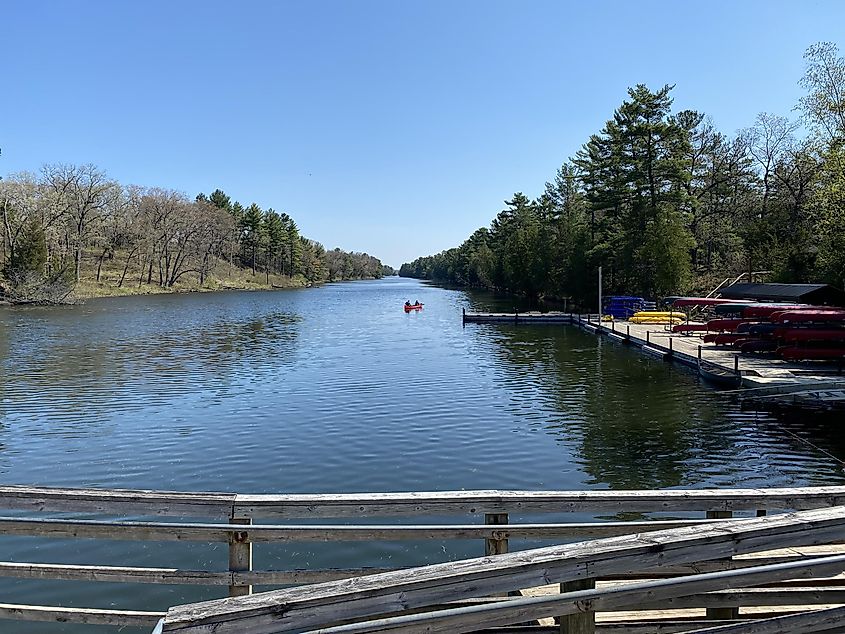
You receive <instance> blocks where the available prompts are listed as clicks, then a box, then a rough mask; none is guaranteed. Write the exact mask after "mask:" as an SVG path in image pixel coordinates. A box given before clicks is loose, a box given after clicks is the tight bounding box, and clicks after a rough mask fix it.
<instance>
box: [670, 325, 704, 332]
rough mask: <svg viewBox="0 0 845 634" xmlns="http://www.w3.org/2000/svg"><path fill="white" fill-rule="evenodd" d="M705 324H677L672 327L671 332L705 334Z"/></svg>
mask: <svg viewBox="0 0 845 634" xmlns="http://www.w3.org/2000/svg"><path fill="white" fill-rule="evenodd" d="M706 330H707V324H678V325H676V326H672V332H705V331H706Z"/></svg>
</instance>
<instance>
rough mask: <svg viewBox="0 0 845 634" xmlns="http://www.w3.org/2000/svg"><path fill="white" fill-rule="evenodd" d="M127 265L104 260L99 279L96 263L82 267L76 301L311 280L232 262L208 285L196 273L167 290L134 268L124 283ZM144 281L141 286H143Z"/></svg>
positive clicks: (218, 268) (218, 267)
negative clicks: (235, 264) (268, 273)
mask: <svg viewBox="0 0 845 634" xmlns="http://www.w3.org/2000/svg"><path fill="white" fill-rule="evenodd" d="M123 264H124V263H123V262H122V261H121V260H120V259H119V258H115V259H113V260H104V261H103V265H102V269H101V270H100V279H99V281H98V280H97V276H96V272H97V266H96V262H94V263H93V266H92V265H90V264H89V265H87V266H84V267H83V268H82V271H83V275H82V278H81V279H80V281H79V283H78V284H77V285H76V287H75V288H74V291H73V297H74V298H75V299H89V298H93V297H120V296H125V295H153V294H162V293H208V292H215V291H228V290H247V291H257V290H271V289H279V288H303V287H305V286H308V281H307V280H306V279H305V277H303V276H302V275H294V276H293V277H287V276H286V275H274V274H271V275H270V277H269V281H268V278H267V276H266V274H265V273H263V272H260V271H259V272H258V273H256V274H255V275H253V274H252V269H242V268H239V267H237V266H230V265H229V263H228V262H225V261H219V260H218V261H216V262H214V265H213V266H212V267H211V270H210V271H209V274H208V276H207V277H206V279H205V281H204V283H203V284H202V285H200V283H199V278H198V276H197V275H196V274H194V273H188V274H186V275H184V276H183V277H182V278H181V279H180V280H179V281H178V282H177V283H176V284H175V285H174V286H172V287H164V286H160V285H159V284H158V283H157V277H156V273H155V272H153V283H151V284H147V280H146V276H141V274H140V271H139V270H138V269H137V267H136V268H135V269H133V268H132V267H130V270H129V271H128V272H127V274H126V276H125V278H124V280H123V284H120V280H121V277H122V276H123ZM139 280H140V284H139Z"/></svg>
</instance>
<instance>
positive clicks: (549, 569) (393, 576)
mask: <svg viewBox="0 0 845 634" xmlns="http://www.w3.org/2000/svg"><path fill="white" fill-rule="evenodd" d="M843 535H845V507H835V508H832V509H823V510H813V511H802V512H797V513H789V514H784V515H781V516H774V517H763V518H756V519H750V520H747V521H744V522H734V521H727V522H718V523H715V524H712V525H710V526H707V527H700V526H695V527H684V528H675V529H668V530H662V531H655V532H653V533H647V534H645V535H642V534H633V535H627V536H623V537H612V538H607V539H602V540H593V541H586V542H579V543H575V544H567V545H563V546H551V547H546V548H539V549H534V550H527V551H521V552H515V553H507V554H502V555H498V556H496V557H483V558H478V559H470V560H465V561H460V562H451V563H444V564H434V565H430V566H425V567H421V568H413V569H410V570H401V571H396V572H388V573H383V574H379V575H371V576H368V577H360V578H357V579H351V580H344V581H340V582H331V583H324V584H318V585H313V586H305V587H301V588H293V589H289V590H279V591H274V592H266V593H261V594H256V595H252V596H250V597H242V598H239V599H228V600H225V601H209V602H205V603H199V604H193V605H187V606H177V607H175V608H171V609H170V610H169V611H168V615H167V617H166V618H165V619H164V622H163V624H162V630H161V631H162V632H163V633H171V632H174V633H175V632H178V633H179V634H200V633H202V634H207V633H209V632H214V633H215V634H227V633H235V632H238V633H241V634H264V633H269V632H274V633H275V632H303V631H309V630H312V629H318V628H325V627H332V626H333V625H335V624H338V623H343V622H344V621H350V620H351V621H354V620H361V619H364V620H370V619H372V618H374V617H375V618H376V620H377V621H379V620H380V619H379V618H378V617H380V616H381V615H384V614H391V613H400V612H403V611H407V610H415V609H420V608H425V607H433V606H437V605H439V604H442V603H444V602H448V601H453V600H456V599H467V598H474V597H483V596H489V595H491V594H495V593H501V592H509V591H512V590H517V589H519V588H526V587H532V586H538V585H544V584H549V583H563V582H567V581H576V580H581V579H586V578H591V577H596V576H609V575H613V574H618V573H626V572H632V571H635V570H642V569H644V568H645V569H649V568H659V567H660V566H663V565H669V564H672V565H677V564H682V563H690V562H695V561H700V560H710V559H718V558H724V557H731V556H733V555H739V554H744V553H753V552H759V551H763V550H768V549H771V548H784V547H789V546H805V545H812V544H821V543H829V542H830V541H835V540H837V539H842V537H843ZM816 566H818V567H819V568H821V570H820V572H821V574H839V573H841V572H842V571H843V570H845V557H842V556H838V557H835V558H832V559H826V560H815V561H813V562H803V561H802V562H792V563H787V564H775V565H774V566H766V567H763V570H762V572H760V569H759V568H747V569H745V570H736V571H726V572H718V573H710V574H706V575H697V576H691V577H687V578H681V579H680V580H678V579H670V580H661V581H658V582H651V583H650V584H646V585H645V586H642V585H641V584H637V587H640V588H641V589H642V591H641V592H640V593H639V594H636V593H635V594H631V595H628V594H625V590H624V588H625V586H622V587H621V588H620V589H619V590H603V591H597V590H595V591H594V590H586V591H581V592H575V593H565V594H563V595H560V596H559V597H554V598H551V599H536V601H537V603H538V604H543V602H544V601H547V602H548V604H547V606H548V605H553V606H554V609H553V610H552V612H551V613H552V614H553V613H554V612H555V611H560V610H563V611H562V612H561V613H562V614H574V613H578V612H584V611H585V610H594V609H596V608H600V607H601V606H602V605H603V604H602V603H601V602H600V601H599V598H600V597H607V596H624V597H626V598H625V600H624V601H620V602H617V603H613V602H612V601H611V600H610V599H602V601H610V602H611V604H612V605H614V606H615V607H622V606H630V605H639V604H642V603H643V602H644V601H648V600H649V599H654V600H660V599H667V598H671V597H675V596H685V594H694V593H696V592H699V591H704V592H707V591H710V590H715V589H718V588H720V587H731V586H730V585H718V584H716V581H717V580H718V579H721V580H724V582H725V584H728V583H729V582H728V580H730V579H742V578H745V579H746V580H748V579H753V581H751V582H750V583H749V584H748V585H752V584H753V583H758V582H760V581H761V579H763V580H766V579H768V580H772V581H777V580H780V579H788V578H796V577H801V576H802V575H801V572H802V570H812V569H813V568H815V567H816ZM778 570H780V571H784V572H783V576H782V575H781V574H780V573H779V572H777V571H778ZM761 575H762V576H761ZM766 575H770V576H766ZM685 579H689V581H686V582H685ZM696 579H703V580H704V581H702V583H703V584H705V585H703V586H697V585H696V581H695V580H696ZM684 583H688V584H690V585H689V587H688V588H687V589H686V590H684V589H683V587H684ZM655 584H656V585H655ZM630 587H635V585H634V584H632V585H631V586H630ZM676 587H679V588H681V590H677V589H676V590H668V588H676ZM739 587H741V586H739ZM656 588H661V589H664V590H665V592H664V593H662V594H661V593H659V592H657V590H656ZM620 593H621V594H620ZM587 597H589V599H587ZM526 601H527V602H528V603H527V604H530V603H531V601H532V600H527V599H526V600H524V601H523V603H524V602H526ZM585 601H589V605H585ZM510 605H511V604H510V603H506V604H494V605H493V606H477V607H473V608H461V609H458V610H457V611H456V612H455V613H454V615H455V618H454V619H453V620H451V619H449V616H450V614H451V613H448V612H447V613H446V614H445V615H444V614H443V613H441V612H434V613H429V614H424V615H411V616H407V617H406V616H399V617H395V618H397V619H400V623H401V624H402V631H407V632H415V631H426V632H441V631H443V632H446V631H450V632H470V631H474V630H478V629H481V627H482V626H488V625H489V626H496V625H507V624H510V623H520V622H524V621H526V620H529V619H533V618H535V616H536V615H535V613H534V612H532V611H530V610H523V609H521V607H522V603H520V604H518V605H517V608H514V610H513V611H509V606H510ZM565 605H570V606H571V607H569V608H565V609H564V606H565ZM547 606H546V607H547ZM466 610H470V611H471V612H472V617H471V618H465V615H466ZM486 611H490V612H491V613H497V614H498V613H501V614H503V615H504V616H502V617H501V618H498V617H496V618H491V619H490V620H487V618H486V617H481V614H480V613H481V612H486ZM547 615H548V614H546V613H545V612H543V616H547ZM408 619H416V620H417V621H416V622H421V623H424V625H423V626H422V628H423V629H415V627H416V626H413V627H412V626H411V621H408ZM438 619H445V621H440V620H438ZM388 620H389V619H388ZM443 623H445V625H443ZM441 625H442V628H445V629H442V628H441ZM350 627H352V626H350ZM355 627H364V626H355ZM389 628H393V624H392V621H391V622H390V623H389ZM394 629H395V628H394ZM394 629H385V630H379V629H375V630H361V631H394ZM323 631H325V630H323ZM328 631H331V630H328ZM338 631H343V630H338ZM350 631H356V630H350Z"/></svg>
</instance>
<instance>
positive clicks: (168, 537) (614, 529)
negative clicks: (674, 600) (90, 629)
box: [0, 517, 750, 543]
mask: <svg viewBox="0 0 845 634" xmlns="http://www.w3.org/2000/svg"><path fill="white" fill-rule="evenodd" d="M746 521H750V518H749V519H742V520H737V522H746ZM712 523H713V521H712V520H710V521H708V520H671V521H669V520H666V521H653V522H651V521H647V522H584V523H578V522H574V523H567V524H502V525H495V524H491V525H486V526H481V525H474V524H471V525H452V524H446V525H436V524H422V525H417V526H409V525H402V524H387V525H370V524H366V525H327V524H321V525H317V526H304V525H274V524H255V525H252V526H250V529H249V531H246V532H247V537H246V541H247V542H249V543H256V542H280V541H390V540H406V539H410V540H422V539H436V540H448V539H485V540H493V541H498V542H503V541H504V542H506V541H507V540H508V539H509V538H510V539H537V540H544V539H554V538H574V537H575V538H577V537H581V538H583V537H610V536H615V535H628V534H630V533H633V532H649V531H655V530H665V529H666V528H677V527H681V526H704V525H708V524H712ZM242 532H244V530H243V524H238V523H237V522H236V521H235V520H233V521H232V523H231V524H213V523H209V524H204V523H195V522H194V523H184V522H124V521H104V520H72V519H67V520H66V519H29V518H25V519H21V518H16V517H0V534H5V535H23V536H30V537H61V538H90V539H122V540H140V541H207V542H228V541H229V540H230V538H231V535H232V534H233V533H242Z"/></svg>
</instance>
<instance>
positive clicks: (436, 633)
mask: <svg viewBox="0 0 845 634" xmlns="http://www.w3.org/2000/svg"><path fill="white" fill-rule="evenodd" d="M843 567H845V556H843V555H838V556H835V557H829V558H825V561H822V560H815V561H813V562H793V563H789V564H777V565H774V566H761V567H758V568H749V569H745V570H738V571H730V572H722V573H711V574H705V575H692V576H689V577H682V578H680V579H673V580H661V581H652V582H646V583H633V584H626V585H621V586H616V587H615V588H610V589H605V590H585V591H580V592H571V593H568V594H561V595H549V596H545V597H530V598H520V599H515V600H513V601H508V602H504V603H494V604H489V605H480V606H472V607H467V608H456V609H449V610H440V611H435V612H426V613H422V614H414V615H410V616H398V617H391V618H384V619H376V620H373V621H364V622H359V623H352V624H349V625H338V626H330V627H326V628H321V629H320V633H321V634H374V633H381V634H384V633H389V632H393V633H397V632H402V633H403V634H423V633H425V634H461V633H465V632H475V631H477V630H478V628H479V626H480V625H481V626H486V627H490V626H504V625H508V624H511V623H519V622H524V621H526V620H532V619H535V618H543V617H545V616H549V615H551V614H555V613H558V612H556V611H555V610H556V609H558V610H559V613H561V614H574V613H577V612H581V611H583V610H584V609H585V608H586V609H593V610H596V611H599V610H601V611H608V610H613V609H617V608H621V607H622V606H624V605H639V604H641V601H642V600H643V599H644V598H647V599H648V600H650V601H653V602H666V601H668V600H670V599H672V598H675V597H681V596H685V595H689V594H694V593H700V592H708V591H712V590H716V589H718V588H724V587H733V588H737V587H742V586H748V585H754V584H756V583H760V582H762V581H764V580H765V579H787V578H794V577H800V576H802V575H803V574H806V573H807V572H808V571H809V570H810V569H812V568H815V569H816V572H810V573H809V574H811V575H812V574H816V573H817V572H818V571H824V572H825V573H829V572H830V571H832V570H837V569H839V570H841V569H842V568H843ZM163 631H164V632H167V631H168V630H167V619H166V618H165V625H164V630H163ZM214 631H215V632H218V631H219V630H214ZM222 631H228V630H222ZM270 631H272V632H285V631H288V630H284V629H280V628H278V627H276V628H275V629H273V630H268V629H256V630H249V629H244V630H241V632H243V634H264V633H265V632H270Z"/></svg>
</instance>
